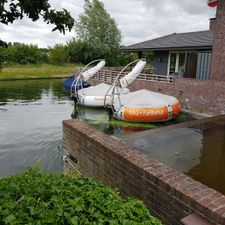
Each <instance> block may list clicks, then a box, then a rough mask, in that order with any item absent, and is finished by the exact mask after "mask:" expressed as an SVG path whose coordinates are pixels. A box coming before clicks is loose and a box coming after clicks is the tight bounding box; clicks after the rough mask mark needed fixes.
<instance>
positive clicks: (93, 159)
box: [63, 120, 225, 225]
mask: <svg viewBox="0 0 225 225" xmlns="http://www.w3.org/2000/svg"><path fill="white" fill-rule="evenodd" d="M63 141H64V146H65V148H66V150H67V151H68V152H69V153H70V154H71V155H72V156H74V157H75V158H77V159H78V162H79V166H80V170H81V171H82V173H83V174H84V175H87V176H90V177H95V178H97V179H98V180H101V181H102V182H104V183H105V184H108V185H111V186H113V187H117V188H119V190H120V192H121V193H122V194H124V195H128V196H135V197H138V198H140V199H142V200H143V201H144V202H145V203H146V204H147V205H148V207H149V208H150V211H151V212H152V214H153V215H155V216H157V217H159V218H160V219H162V220H163V222H165V224H169V225H179V224H181V223H180V222H179V221H180V220H181V219H182V218H183V217H185V216H187V215H189V214H190V213H192V212H195V213H198V214H199V215H201V216H203V217H205V218H207V219H208V220H209V221H211V222H214V223H215V224H225V196H223V195H222V194H220V193H218V192H216V191H215V190H213V189H211V188H208V187H207V186H205V185H203V184H201V183H199V182H197V181H194V180H193V179H191V178H190V177H188V176H186V175H184V174H182V173H180V172H178V171H176V170H174V169H172V168H170V167H168V166H166V165H164V164H163V163H160V162H158V161H157V160H155V159H153V158H151V157H149V156H147V155H144V154H142V153H141V152H139V151H137V150H136V149H134V148H131V147H129V146H128V145H127V144H125V143H124V142H122V141H121V140H119V139H114V138H111V137H109V136H107V135H105V134H103V133H101V132H99V131H97V130H95V129H94V128H92V127H90V126H88V125H86V124H83V123H81V122H79V121H77V120H67V121H64V122H63Z"/></svg>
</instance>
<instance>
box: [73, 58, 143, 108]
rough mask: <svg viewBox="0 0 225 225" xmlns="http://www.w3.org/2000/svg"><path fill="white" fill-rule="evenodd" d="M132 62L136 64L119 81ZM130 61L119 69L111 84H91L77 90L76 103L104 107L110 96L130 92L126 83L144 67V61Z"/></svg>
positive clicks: (114, 96)
mask: <svg viewBox="0 0 225 225" xmlns="http://www.w3.org/2000/svg"><path fill="white" fill-rule="evenodd" d="M132 63H137V64H136V65H135V67H134V68H133V69H132V71H131V72H130V73H128V74H127V75H126V76H125V77H123V78H122V79H120V81H119V77H120V75H121V74H122V73H123V71H124V70H125V69H126V68H127V67H128V66H130V65H131V64H132ZM132 63H129V64H128V65H127V66H126V67H124V68H123V70H121V72H120V73H119V74H118V75H117V77H116V79H115V82H114V84H113V85H108V84H105V83H101V84H98V85H96V86H91V87H88V88H85V89H80V90H78V92H77V99H78V104H79V105H83V106H88V107H104V106H105V105H107V104H108V102H110V101H111V96H113V98H117V96H123V95H126V94H128V93H129V92H130V91H129V89H128V88H127V87H128V85H129V84H131V83H132V82H133V81H134V80H135V79H136V77H137V76H138V75H139V74H140V73H141V71H142V70H143V69H144V67H145V64H146V61H144V60H135V61H133V62H132ZM118 81H119V82H120V85H119V86H118V85H117V83H118Z"/></svg>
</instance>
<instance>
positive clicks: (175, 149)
mask: <svg viewBox="0 0 225 225" xmlns="http://www.w3.org/2000/svg"><path fill="white" fill-rule="evenodd" d="M135 137H136V138H135V139H134V136H133V135H131V136H129V137H125V138H124V139H125V141H127V142H128V143H129V144H130V145H132V146H135V147H136V148H138V149H140V150H141V151H143V152H144V153H145V154H148V155H151V156H153V157H154V158H156V159H158V160H159V161H161V162H164V163H165V164H167V165H169V166H171V167H173V168H175V169H177V170H179V171H181V172H183V173H186V174H188V175H189V176H191V177H192V178H194V179H195V180H198V181H200V182H202V183H204V184H206V185H208V186H209V187H212V188H214V189H216V190H218V191H220V192H222V193H223V194H225V179H224V177H225V121H224V120H218V121H210V119H209V122H206V123H203V124H201V125H196V126H191V127H181V128H171V129H158V130H152V131H149V132H144V133H143V132H142V133H139V134H138V136H137V135H136V136H135Z"/></svg>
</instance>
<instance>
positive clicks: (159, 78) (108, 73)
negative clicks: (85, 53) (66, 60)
mask: <svg viewBox="0 0 225 225" xmlns="http://www.w3.org/2000/svg"><path fill="white" fill-rule="evenodd" d="M81 69H82V68H80V67H78V68H77V71H78V72H79V71H80V70H81ZM118 73H119V72H118V71H114V70H100V71H99V72H98V73H96V74H95V75H94V76H93V77H92V79H96V80H99V81H103V82H109V83H112V82H114V81H115V79H116V77H117V75H118ZM128 73H129V72H123V73H121V75H120V77H124V76H125V75H127V74H128ZM174 79H175V76H174V75H168V76H167V75H157V74H151V73H141V74H140V75H139V76H138V77H137V79H136V80H145V81H152V82H160V83H173V82H174Z"/></svg>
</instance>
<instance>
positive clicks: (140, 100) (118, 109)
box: [113, 89, 181, 122]
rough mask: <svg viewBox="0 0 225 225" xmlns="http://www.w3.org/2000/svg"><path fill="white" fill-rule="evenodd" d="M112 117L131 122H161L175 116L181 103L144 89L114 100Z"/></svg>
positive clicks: (170, 97)
mask: <svg viewBox="0 0 225 225" xmlns="http://www.w3.org/2000/svg"><path fill="white" fill-rule="evenodd" d="M113 107H114V117H116V118H117V119H119V120H124V121H131V122H162V121H167V120H170V119H173V118H175V117H177V116H178V115H179V113H180V111H181V105H180V103H179V101H178V99H176V98H175V97H172V96H169V95H163V94H160V93H156V92H152V91H148V90H145V89H142V90H139V91H135V92H132V93H128V94H126V95H124V96H121V97H120V98H117V99H115V100H114V104H113Z"/></svg>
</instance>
